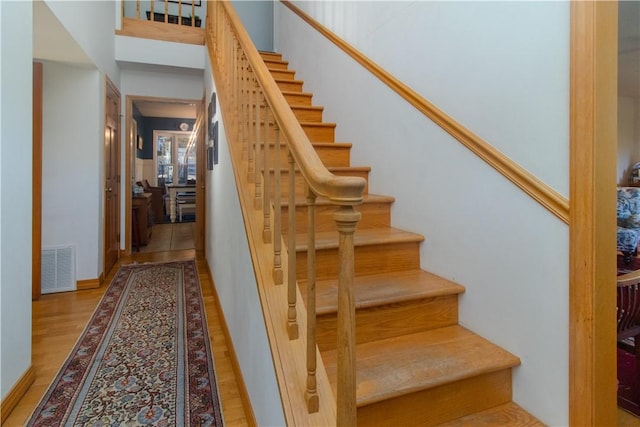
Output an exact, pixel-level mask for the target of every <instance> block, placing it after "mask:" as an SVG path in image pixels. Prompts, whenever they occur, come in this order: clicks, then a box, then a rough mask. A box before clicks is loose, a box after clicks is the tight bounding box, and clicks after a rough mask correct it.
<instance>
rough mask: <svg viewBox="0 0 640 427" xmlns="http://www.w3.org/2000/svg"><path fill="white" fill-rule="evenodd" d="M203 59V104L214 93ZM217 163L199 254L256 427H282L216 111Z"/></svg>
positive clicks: (211, 176)
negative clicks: (204, 259) (208, 270)
mask: <svg viewBox="0 0 640 427" xmlns="http://www.w3.org/2000/svg"><path fill="white" fill-rule="evenodd" d="M209 64H210V62H209V59H208V58H207V61H206V68H205V75H206V77H205V82H206V85H207V99H211V93H212V92H213V91H215V87H214V83H213V78H212V76H211V68H210V66H209ZM216 110H217V113H216V116H215V120H218V126H219V129H218V135H219V156H218V158H219V163H218V164H217V165H215V166H214V167H213V170H212V171H208V172H207V176H206V188H207V190H206V191H207V194H206V199H207V206H206V216H207V217H206V224H207V229H206V237H205V245H206V247H205V251H206V256H207V262H208V264H209V266H210V267H211V272H212V274H213V280H214V283H215V287H216V291H217V293H218V296H219V298H220V305H221V306H222V310H223V312H224V313H223V314H224V318H225V321H226V323H227V325H228V327H229V333H230V334H231V340H232V343H231V344H232V345H233V347H234V349H235V351H236V354H237V356H238V363H239V364H240V369H241V370H242V376H243V379H244V382H245V384H246V386H247V392H248V393H249V398H250V400H251V405H252V407H253V413H254V415H255V417H256V421H257V423H258V425H260V426H284V425H285V421H284V414H283V409H282V402H281V400H280V393H279V391H278V385H277V383H276V378H275V373H274V368H273V359H272V357H271V351H270V349H269V343H268V340H267V333H266V329H265V326H264V318H263V316H262V308H261V305H260V300H259V297H258V288H257V284H256V280H255V272H254V271H253V268H252V261H251V256H250V254H249V246H248V242H247V237H246V231H245V228H244V222H243V220H242V212H241V210H240V202H239V200H238V193H237V188H236V184H235V178H234V174H233V169H232V166H231V158H230V157H229V150H228V147H227V138H226V135H225V128H224V124H223V122H222V116H221V112H220V107H219V106H218V108H216Z"/></svg>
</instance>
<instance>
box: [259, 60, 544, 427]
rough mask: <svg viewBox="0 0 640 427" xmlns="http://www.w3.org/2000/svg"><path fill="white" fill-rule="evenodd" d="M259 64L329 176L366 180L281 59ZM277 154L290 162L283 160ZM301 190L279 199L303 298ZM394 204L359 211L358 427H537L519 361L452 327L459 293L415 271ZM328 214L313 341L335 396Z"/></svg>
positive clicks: (373, 201)
mask: <svg viewBox="0 0 640 427" xmlns="http://www.w3.org/2000/svg"><path fill="white" fill-rule="evenodd" d="M261 56H262V58H263V60H264V61H265V64H266V65H267V68H268V69H269V71H270V72H271V74H272V76H273V78H274V79H275V81H276V83H277V84H278V86H279V88H280V89H281V91H282V93H283V95H284V97H285V99H286V100H287V101H288V103H289V105H290V106H291V108H292V110H293V112H294V114H295V116H296V117H297V118H298V120H299V122H300V124H301V126H302V128H303V129H304V131H305V133H306V134H307V136H308V137H309V139H310V141H311V142H312V143H313V145H314V147H315V149H316V151H317V152H318V154H319V156H320V158H321V160H322V161H323V163H324V164H325V166H326V167H327V168H328V169H329V170H330V171H331V172H332V173H334V174H336V175H352V176H361V177H364V178H368V175H369V173H370V168H368V167H355V166H351V160H350V155H349V153H350V148H351V144H350V143H347V142H336V141H335V136H334V135H335V127H336V125H335V124H334V123H324V122H323V121H322V113H323V108H322V107H319V106H314V105H312V94H310V93H305V92H304V91H303V82H302V81H300V80H297V79H296V76H295V71H293V70H290V69H289V68H288V63H287V62H286V61H283V60H282V57H281V55H280V54H276V53H267V52H262V53H261ZM274 140H275V138H274ZM272 141H273V140H272ZM271 145H273V142H271ZM274 151H275V150H271V152H272V153H273V152H274ZM281 153H283V156H286V152H285V150H281ZM283 161H284V157H283ZM284 179H286V177H283V180H284ZM271 182H273V180H271ZM285 182H286V181H285ZM299 182H300V185H297V189H296V192H297V195H298V197H297V199H296V200H297V201H296V206H290V205H289V204H288V202H287V199H286V198H283V201H282V213H283V215H282V224H283V226H282V230H283V232H284V233H286V230H287V226H286V224H287V221H288V216H289V215H295V216H296V223H297V236H296V242H297V244H296V248H295V250H296V251H297V255H298V256H297V278H298V283H299V287H300V291H301V293H302V295H303V297H305V296H306V277H307V271H306V270H307V260H306V250H307V248H306V242H307V238H306V234H305V233H306V232H307V230H306V229H305V227H306V206H305V205H306V201H305V198H304V188H303V184H302V179H299ZM393 202H394V199H393V198H392V197H389V196H382V195H374V194H368V190H367V189H365V199H364V203H363V204H362V205H361V206H359V208H358V210H359V211H360V212H361V214H362V220H361V221H360V222H359V224H358V228H357V232H356V234H355V276H356V277H355V292H354V293H355V296H356V319H357V320H356V339H357V349H356V357H357V374H356V376H357V408H358V410H357V417H358V424H359V425H366V426H371V425H385V426H390V425H394V426H400V425H402V426H408V425H421V426H427V425H447V426H457V425H472V426H478V425H487V426H488V425H513V426H525V425H527V426H529V425H542V424H541V423H540V422H539V421H538V420H536V419H535V418H534V417H532V416H531V415H530V414H528V413H527V412H525V411H524V410H523V409H522V408H520V407H519V406H518V405H516V404H515V403H513V402H512V401H511V395H512V390H511V384H512V380H511V372H512V368H513V367H515V366H518V365H519V364H520V360H519V359H518V358H517V357H516V356H514V355H512V354H510V353H509V352H507V351H505V350H503V349H502V348H500V347H498V346H496V345H494V344H492V343H490V342H489V341H487V340H486V339H484V338H482V337H480V336H478V335H476V334H474V333H472V332H471V331H469V330H467V329H465V328H463V327H461V326H460V325H458V296H459V295H460V294H461V293H462V292H464V288H463V287H462V286H460V285H459V284H456V283H453V282H450V281H448V280H446V279H444V278H442V277H438V276H436V275H434V274H431V273H429V272H426V271H423V270H421V269H420V253H419V246H420V244H421V242H422V241H424V237H423V236H421V235H418V234H415V233H411V232H408V231H404V230H399V229H397V228H393V227H392V226H391V214H390V211H391V204H392V203H393ZM334 210H335V206H330V205H329V204H328V203H327V202H326V200H323V199H322V198H319V199H318V200H317V207H316V257H317V259H316V268H317V282H316V291H317V322H318V324H317V337H318V338H317V339H318V348H319V349H320V351H321V354H322V359H323V363H324V365H325V369H326V371H327V374H328V375H329V379H330V381H331V382H332V387H333V390H334V394H335V390H336V382H337V379H336V365H337V360H336V357H337V352H336V333H335V331H336V322H337V316H336V315H337V279H336V277H337V257H338V255H337V248H338V241H337V237H338V235H337V233H336V232H335V231H334V230H335V222H334V220H333V218H332V213H333V211H334ZM285 240H286V239H285Z"/></svg>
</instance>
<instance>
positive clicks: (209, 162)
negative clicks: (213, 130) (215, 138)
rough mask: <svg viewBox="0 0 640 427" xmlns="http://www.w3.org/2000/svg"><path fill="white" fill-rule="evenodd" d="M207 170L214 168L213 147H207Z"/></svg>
mask: <svg viewBox="0 0 640 427" xmlns="http://www.w3.org/2000/svg"><path fill="white" fill-rule="evenodd" d="M207 170H213V147H212V146H211V145H210V146H208V147H207Z"/></svg>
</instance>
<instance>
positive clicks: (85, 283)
mask: <svg viewBox="0 0 640 427" xmlns="http://www.w3.org/2000/svg"><path fill="white" fill-rule="evenodd" d="M103 281H104V277H103V275H102V273H100V277H98V278H97V279H86V280H78V281H77V282H76V290H78V291H83V290H86V289H96V288H99V287H100V286H102V282H103Z"/></svg>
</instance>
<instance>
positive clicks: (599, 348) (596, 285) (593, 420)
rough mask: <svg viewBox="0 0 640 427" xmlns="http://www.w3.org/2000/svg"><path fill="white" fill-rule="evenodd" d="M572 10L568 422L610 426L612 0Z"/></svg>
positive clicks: (614, 412) (613, 201) (614, 7)
mask: <svg viewBox="0 0 640 427" xmlns="http://www.w3.org/2000/svg"><path fill="white" fill-rule="evenodd" d="M570 8H571V39H570V40H571V42H570V43H571V53H570V67H571V72H570V87H571V89H570V177H569V181H570V184H569V192H570V197H569V319H568V320H569V360H568V361H567V362H568V367H569V425H571V426H594V425H616V417H617V402H616V388H617V387H616V376H615V372H616V369H615V366H616V359H615V349H616V332H615V331H616V324H615V308H616V301H615V298H616V296H615V295H616V291H615V289H616V286H615V275H616V266H615V263H616V251H615V235H616V232H615V227H616V220H615V218H616V214H615V210H616V205H615V204H616V181H615V177H616V168H617V161H616V155H617V72H618V70H617V63H618V62H617V55H618V49H617V45H618V11H617V10H618V4H617V2H615V1H614V2H587V1H572V2H570Z"/></svg>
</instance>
